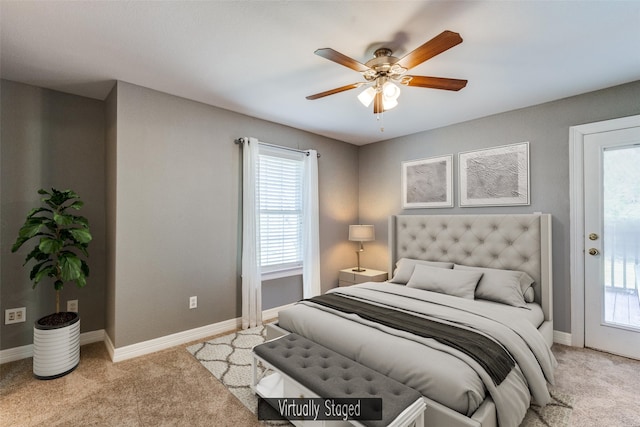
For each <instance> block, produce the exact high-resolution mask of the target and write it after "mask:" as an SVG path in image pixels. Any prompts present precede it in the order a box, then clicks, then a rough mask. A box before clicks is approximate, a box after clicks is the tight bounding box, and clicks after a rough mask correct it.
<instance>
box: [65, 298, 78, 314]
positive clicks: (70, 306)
mask: <svg viewBox="0 0 640 427" xmlns="http://www.w3.org/2000/svg"><path fill="white" fill-rule="evenodd" d="M67 311H71V312H73V313H77V312H78V300H77V299H70V300H69V301H67Z"/></svg>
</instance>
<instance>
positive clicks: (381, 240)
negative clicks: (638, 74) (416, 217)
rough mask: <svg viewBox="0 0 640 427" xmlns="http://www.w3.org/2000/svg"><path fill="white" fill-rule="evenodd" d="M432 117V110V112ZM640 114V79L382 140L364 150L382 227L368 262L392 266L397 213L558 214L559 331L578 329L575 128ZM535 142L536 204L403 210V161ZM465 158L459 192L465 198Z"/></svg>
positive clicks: (364, 202) (364, 180) (365, 217)
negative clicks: (572, 254) (573, 246)
mask: <svg viewBox="0 0 640 427" xmlns="http://www.w3.org/2000/svg"><path fill="white" fill-rule="evenodd" d="M425 114H428V112H425ZM635 114H640V82H634V83H630V84H626V85H622V86H616V87H613V88H609V89H605V90H601V91H596V92H591V93H587V94H584V95H579V96H575V97H571V98H567V99H563V100H559V101H555V102H550V103H546V104H541V105H537V106H533V107H529V108H524V109H520V110H515V111H510V112H507V113H503V114H498V115H494V116H490V117H485V118H482V119H478V120H473V121H469V122H465V123H459V124H456V125H452V126H448V127H444V128H440V129H435V130H432V131H429V132H422V133H419V134H414V135H410V136H406V137H403V138H396V139H393V140H389V141H384V142H379V143H376V144H370V145H366V146H363V147H361V149H360V177H359V182H360V185H359V190H360V208H359V212H360V221H361V223H363V224H364V223H366V224H374V225H375V226H376V237H377V238H376V241H375V242H372V243H369V244H367V245H366V252H365V254H364V255H363V261H362V262H363V264H365V265H367V266H370V267H372V268H377V269H381V270H387V269H388V255H387V241H388V236H387V233H388V230H387V228H388V226H387V218H388V216H389V215H394V214H400V213H405V214H419V213H422V214H424V213H433V214H447V213H458V214H481V213H528V212H537V211H542V212H546V213H551V214H552V215H553V233H554V234H553V258H554V274H553V278H554V328H555V329H556V330H559V331H564V332H570V331H571V295H570V282H569V280H570V276H569V142H568V141H569V127H570V126H574V125H579V124H583V123H591V122H596V121H601V120H607V119H611V118H617V117H624V116H631V115H635ZM523 141H529V143H530V164H531V205H530V206H523V207H481V208H460V207H455V208H447V209H410V210H406V211H403V210H402V201H401V189H400V187H401V182H400V179H401V178H400V164H401V162H402V161H405V160H414V159H420V158H425V157H431V156H439V155H444V154H457V153H459V152H462V151H467V150H475V149H479V148H488V147H494V146H498V145H505V144H513V143H518V142H523ZM457 163H458V162H457V156H455V157H454V194H455V200H456V202H455V205H456V206H458V205H459V203H458V194H457V182H458V180H457V173H458V171H457Z"/></svg>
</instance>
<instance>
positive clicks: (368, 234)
mask: <svg viewBox="0 0 640 427" xmlns="http://www.w3.org/2000/svg"><path fill="white" fill-rule="evenodd" d="M375 238H376V233H375V230H374V228H373V225H350V226H349V240H353V241H355V242H370V241H372V240H375Z"/></svg>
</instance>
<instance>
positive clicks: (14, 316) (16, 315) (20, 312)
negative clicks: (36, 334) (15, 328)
mask: <svg viewBox="0 0 640 427" xmlns="http://www.w3.org/2000/svg"><path fill="white" fill-rule="evenodd" d="M26 320H27V308H26V307H20V308H9V309H7V310H5V311H4V324H5V325H9V324H11V323H20V322H25V321H26Z"/></svg>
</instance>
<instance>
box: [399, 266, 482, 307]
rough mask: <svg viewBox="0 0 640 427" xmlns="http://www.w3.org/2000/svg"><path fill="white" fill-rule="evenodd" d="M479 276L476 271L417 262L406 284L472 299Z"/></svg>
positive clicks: (411, 286)
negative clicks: (438, 266)
mask: <svg viewBox="0 0 640 427" xmlns="http://www.w3.org/2000/svg"><path fill="white" fill-rule="evenodd" d="M481 277H482V273H480V272H477V271H460V270H457V271H456V270H448V269H445V268H437V267H429V266H427V265H420V264H418V265H416V266H415V269H414V270H413V274H412V275H411V279H409V281H408V282H407V286H408V287H410V288H418V289H424V290H426V291H432V292H440V293H442V294H447V295H453V296H456V297H461V298H467V299H474V291H475V289H476V285H477V284H478V281H479V280H480V278H481Z"/></svg>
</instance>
